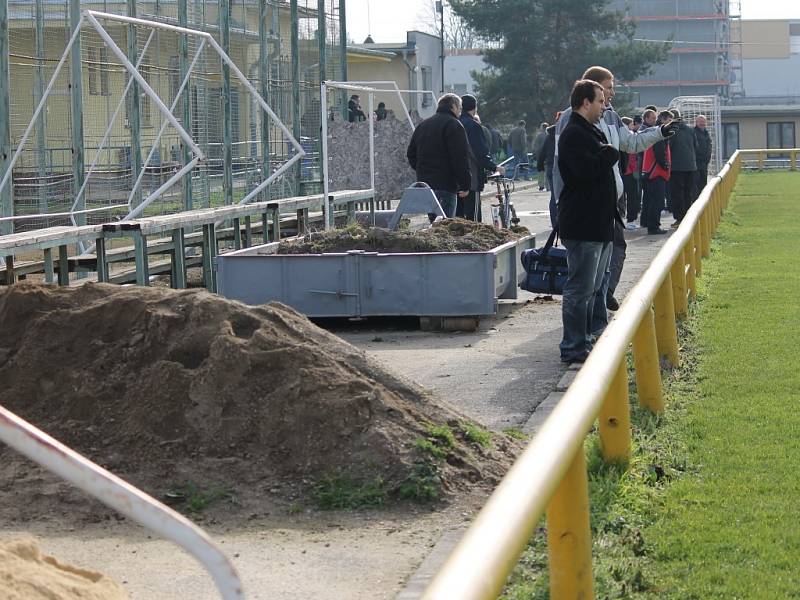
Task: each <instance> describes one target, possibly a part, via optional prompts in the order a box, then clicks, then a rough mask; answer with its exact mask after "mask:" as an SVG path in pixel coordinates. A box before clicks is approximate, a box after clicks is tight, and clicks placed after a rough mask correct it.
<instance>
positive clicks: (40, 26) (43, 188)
mask: <svg viewBox="0 0 800 600" xmlns="http://www.w3.org/2000/svg"><path fill="white" fill-rule="evenodd" d="M44 58H45V50H44V7H43V6H42V0H36V86H35V88H34V101H35V103H36V104H37V105H38V104H39V102H40V101H41V100H42V96H44ZM36 158H37V170H38V175H39V190H38V191H39V212H40V213H46V212H47V149H46V141H45V113H44V112H42V113H41V114H40V115H39V118H38V119H36Z"/></svg>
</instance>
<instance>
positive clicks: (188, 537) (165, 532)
mask: <svg viewBox="0 0 800 600" xmlns="http://www.w3.org/2000/svg"><path fill="white" fill-rule="evenodd" d="M0 440H2V441H3V442H5V443H6V444H8V445H9V446H11V447H12V448H14V449H15V450H17V451H18V452H20V453H22V454H24V455H25V456H27V457H28V458H29V459H31V460H33V461H35V462H37V463H39V464H40V465H42V466H43V467H45V468H46V469H47V470H49V471H51V472H53V473H55V474H56V475H58V476H60V477H62V478H64V479H66V480H67V481H69V482H70V483H72V484H73V485H75V486H76V487H79V488H80V489H82V490H83V491H85V492H87V493H88V494H91V495H92V496H94V497H95V498H97V499H98V500H100V501H101V502H103V503H104V504H106V505H108V506H110V507H111V508H113V509H115V510H117V511H119V512H120V513H122V514H124V515H126V516H128V517H130V518H131V519H133V520H135V521H136V522H137V523H140V524H141V525H143V526H144V527H147V528H148V529H150V530H151V531H153V532H155V533H157V534H159V535H162V536H163V537H165V538H167V539H169V540H171V541H173V542H175V543H176V544H178V545H179V546H181V547H183V548H184V549H185V550H186V551H187V552H188V553H189V554H191V555H192V556H194V558H195V559H197V561H198V562H200V564H202V565H203V567H205V569H206V570H207V571H208V572H209V574H210V575H211V577H212V578H213V580H214V583H215V584H216V586H217V589H218V590H219V593H220V595H221V596H222V598H223V599H224V600H243V599H244V597H245V596H244V590H243V588H242V582H241V580H240V578H239V575H238V573H237V572H236V568H235V567H234V566H233V564H232V563H231V561H230V560H229V559H228V557H227V556H226V555H225V554H224V553H223V552H222V550H220V549H219V548H218V547H217V545H216V544H214V542H213V541H212V540H211V538H210V537H209V536H208V534H206V533H205V532H204V531H203V530H202V529H200V528H199V527H198V526H197V525H195V524H194V523H192V522H191V521H189V520H188V519H186V518H185V517H183V516H181V515H179V514H178V513H177V512H175V511H174V510H172V509H171V508H169V507H167V506H164V505H163V504H161V503H160V502H158V501H157V500H155V499H154V498H152V497H150V496H148V495H147V494H145V493H144V492H142V491H141V490H139V489H138V488H135V487H134V486H132V485H131V484H129V483H128V482H126V481H124V480H123V479H120V478H119V477H117V476H116V475H114V474H112V473H109V472H108V471H106V470H105V469H103V468H102V467H100V466H98V465H96V464H95V463H93V462H92V461H90V460H89V459H87V458H86V457H84V456H82V455H80V454H78V453H77V452H75V451H74V450H72V449H71V448H68V447H67V446H65V445H64V444H62V443H61V442H59V441H57V440H55V439H54V438H52V437H50V436H49V435H47V434H46V433H44V432H43V431H41V430H40V429H37V428H36V427H34V426H33V425H31V424H30V423H28V422H27V421H25V420H23V419H21V418H20V417H18V416H17V415H15V414H14V413H12V412H11V411H9V410H7V409H5V408H3V407H2V406H0Z"/></svg>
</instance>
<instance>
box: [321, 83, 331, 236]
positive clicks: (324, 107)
mask: <svg viewBox="0 0 800 600" xmlns="http://www.w3.org/2000/svg"><path fill="white" fill-rule="evenodd" d="M319 98H320V112H321V113H322V128H321V129H322V132H321V135H320V137H321V138H322V139H321V140H320V141H321V142H322V144H321V151H320V156H319V158H320V161H321V162H322V195H323V198H322V200H323V203H324V206H325V229H326V230H328V229H333V214H332V213H333V203H332V202H331V197H330V195H329V194H328V117H327V113H328V94H327V89H326V86H325V82H324V81H323V82H322V83H320V86H319Z"/></svg>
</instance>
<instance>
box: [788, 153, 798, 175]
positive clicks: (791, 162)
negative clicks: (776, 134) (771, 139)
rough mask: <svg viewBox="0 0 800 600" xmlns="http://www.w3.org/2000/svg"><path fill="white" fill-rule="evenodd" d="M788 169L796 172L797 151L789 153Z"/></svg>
mask: <svg viewBox="0 0 800 600" xmlns="http://www.w3.org/2000/svg"><path fill="white" fill-rule="evenodd" d="M789 169H790V170H791V171H797V150H792V151H791V152H789Z"/></svg>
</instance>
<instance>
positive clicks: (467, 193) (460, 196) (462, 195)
mask: <svg viewBox="0 0 800 600" xmlns="http://www.w3.org/2000/svg"><path fill="white" fill-rule="evenodd" d="M467 196H469V192H458V197H459V198H466V197H467Z"/></svg>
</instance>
